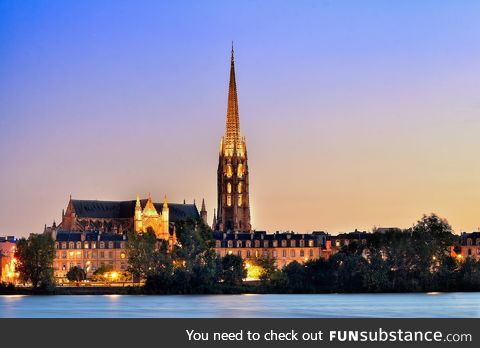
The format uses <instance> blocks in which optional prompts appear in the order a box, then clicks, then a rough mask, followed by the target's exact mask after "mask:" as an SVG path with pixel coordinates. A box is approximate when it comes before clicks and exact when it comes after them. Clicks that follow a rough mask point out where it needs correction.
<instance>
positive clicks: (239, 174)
mask: <svg viewBox="0 0 480 348" xmlns="http://www.w3.org/2000/svg"><path fill="white" fill-rule="evenodd" d="M237 176H238V177H239V178H241V177H242V176H243V164H241V163H240V164H239V165H238V168H237Z"/></svg>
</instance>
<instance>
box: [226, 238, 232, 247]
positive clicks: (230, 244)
mask: <svg viewBox="0 0 480 348" xmlns="http://www.w3.org/2000/svg"><path fill="white" fill-rule="evenodd" d="M227 246H228V247H229V248H231V247H233V242H232V241H231V240H229V241H228V242H227Z"/></svg>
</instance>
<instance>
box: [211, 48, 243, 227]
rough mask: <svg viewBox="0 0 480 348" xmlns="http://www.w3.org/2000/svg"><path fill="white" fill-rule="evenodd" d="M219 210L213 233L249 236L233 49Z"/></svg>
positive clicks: (220, 165) (219, 174) (222, 144)
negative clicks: (244, 234)
mask: <svg viewBox="0 0 480 348" xmlns="http://www.w3.org/2000/svg"><path fill="white" fill-rule="evenodd" d="M217 185H218V186H217V192H218V197H217V198H218V205H217V207H218V209H217V217H216V219H215V226H214V229H215V230H218V231H223V232H237V231H238V232H251V230H252V226H251V225H250V201H249V187H248V163H247V146H246V143H245V138H244V137H242V136H241V134H240V116H239V113H238V99H237V85H236V82H235V62H234V54H233V45H232V57H231V62H230V84H229V89H228V104H227V124H226V129H225V135H224V136H223V137H222V139H221V141H220V153H219V158H218V171H217Z"/></svg>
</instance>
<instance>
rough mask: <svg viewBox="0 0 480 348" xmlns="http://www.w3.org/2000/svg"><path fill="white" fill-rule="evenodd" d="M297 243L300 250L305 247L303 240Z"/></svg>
mask: <svg viewBox="0 0 480 348" xmlns="http://www.w3.org/2000/svg"><path fill="white" fill-rule="evenodd" d="M299 243H300V248H303V247H304V246H305V241H304V240H303V239H302V240H301V241H300V242H299Z"/></svg>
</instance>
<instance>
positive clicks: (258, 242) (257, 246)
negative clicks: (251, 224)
mask: <svg viewBox="0 0 480 348" xmlns="http://www.w3.org/2000/svg"><path fill="white" fill-rule="evenodd" d="M259 247H260V241H259V240H256V241H255V248H259Z"/></svg>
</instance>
